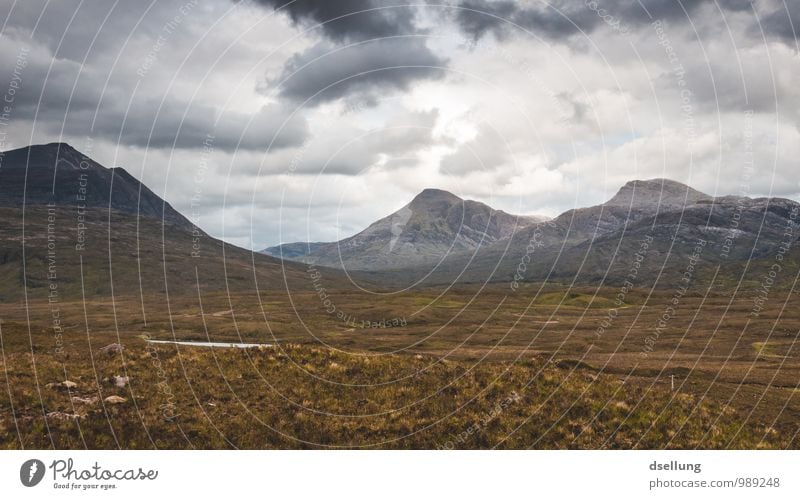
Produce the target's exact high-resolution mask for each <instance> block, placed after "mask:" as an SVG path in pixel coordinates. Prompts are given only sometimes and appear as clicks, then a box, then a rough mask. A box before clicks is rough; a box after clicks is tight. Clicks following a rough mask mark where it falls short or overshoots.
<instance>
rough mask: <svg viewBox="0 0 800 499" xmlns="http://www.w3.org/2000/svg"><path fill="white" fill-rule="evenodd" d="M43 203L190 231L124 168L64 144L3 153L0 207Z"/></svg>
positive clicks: (181, 217) (178, 214) (177, 215)
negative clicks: (137, 218)
mask: <svg viewBox="0 0 800 499" xmlns="http://www.w3.org/2000/svg"><path fill="white" fill-rule="evenodd" d="M26 186H27V188H26ZM47 203H54V204H57V205H60V206H68V205H71V206H75V207H78V206H82V207H86V208H90V209H92V208H95V209H112V210H116V211H120V212H123V213H130V214H138V215H139V216H143V217H150V218H155V219H162V218H163V220H164V221H165V222H166V223H169V224H172V225H176V226H180V227H184V228H191V227H192V224H191V222H189V220H187V219H186V217H184V216H183V215H181V214H180V213H178V212H177V211H176V210H175V209H174V208H172V206H170V204H169V203H167V202H166V201H164V200H163V199H161V198H160V197H159V196H158V195H156V194H155V193H154V192H153V191H151V190H150V189H148V188H147V187H146V186H144V185H143V184H142V183H141V182H139V181H138V180H136V179H135V178H134V177H133V176H131V174H129V173H128V172H127V171H125V170H124V169H123V168H106V167H104V166H102V165H100V164H99V163H97V162H95V161H94V160H92V159H91V158H89V157H87V156H85V155H84V154H82V153H80V152H78V151H77V150H75V149H74V148H73V147H72V146H70V145H69V144H66V143H59V142H54V143H51V144H45V145H33V146H29V147H23V148H20V149H14V150H12V151H6V152H4V153H3V159H2V167H0V206H13V207H16V206H22V205H23V204H24V205H41V204H47Z"/></svg>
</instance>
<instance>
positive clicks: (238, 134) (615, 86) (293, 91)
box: [0, 0, 800, 249]
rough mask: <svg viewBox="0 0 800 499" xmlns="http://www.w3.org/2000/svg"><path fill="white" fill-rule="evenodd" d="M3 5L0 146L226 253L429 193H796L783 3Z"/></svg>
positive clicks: (546, 204) (317, 235)
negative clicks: (141, 191)
mask: <svg viewBox="0 0 800 499" xmlns="http://www.w3.org/2000/svg"><path fill="white" fill-rule="evenodd" d="M0 6H1V7H0V17H1V18H2V20H3V24H2V37H0V71H2V78H3V80H2V81H0V84H2V87H0V91H5V96H6V97H8V98H10V99H11V101H12V102H11V103H10V105H9V106H8V108H7V110H6V111H7V112H6V119H8V120H9V124H8V125H7V126H6V127H5V130H4V131H5V132H6V133H5V134H3V135H2V138H3V143H2V145H1V146H2V147H0V149H4V150H5V149H11V148H14V147H21V146H24V145H28V144H31V143H47V142H55V141H64V142H69V143H70V144H71V145H73V146H74V147H75V148H77V149H79V150H81V151H83V152H84V153H86V154H87V155H89V156H91V157H93V158H94V159H96V160H98V161H99V162H100V163H102V164H104V165H106V166H109V167H110V166H122V167H124V168H126V169H127V170H128V171H129V172H130V173H131V174H133V175H134V176H136V177H137V178H139V179H141V180H142V181H144V182H145V183H146V184H147V185H148V186H149V187H150V188H152V189H153V190H154V191H155V192H157V193H158V194H159V195H161V196H163V197H164V198H165V199H166V200H167V201H169V202H170V203H172V204H173V206H175V207H176V208H178V209H179V210H180V211H182V212H183V213H184V214H186V215H189V216H191V217H192V218H196V219H197V220H198V223H199V225H200V226H201V227H202V228H204V229H205V230H206V231H208V232H209V233H210V234H212V235H214V236H217V237H221V238H223V239H225V240H227V241H230V242H232V243H234V244H238V245H241V246H245V247H254V248H257V249H258V248H263V247H265V246H268V245H273V244H277V243H279V242H290V241H298V240H299V241H306V240H312V241H318V240H323V241H328V240H335V239H339V238H341V237H344V236H349V235H352V234H354V233H356V232H358V231H359V230H361V229H363V228H364V227H366V226H367V225H368V224H369V223H370V222H372V221H374V220H376V219H377V218H379V217H382V216H385V215H388V214H389V213H391V212H393V211H395V210H397V209H399V208H400V207H402V206H403V205H404V204H405V203H407V202H408V201H409V200H410V199H411V198H413V196H414V195H415V194H417V193H418V192H419V191H421V190H422V189H424V188H426V187H437V188H441V189H447V190H450V191H452V192H454V193H455V194H457V195H459V196H461V197H465V198H470V199H476V200H479V201H483V202H486V203H488V204H490V205H492V206H494V207H497V208H502V209H504V210H506V211H508V212H511V213H519V214H545V215H556V214H558V213H560V212H562V211H564V210H567V209H569V208H572V207H576V206H586V205H591V204H596V203H599V202H602V201H604V200H605V199H607V198H609V197H610V196H612V195H613V194H614V192H616V190H617V189H618V188H619V187H620V186H621V185H622V184H624V183H625V182H626V181H628V180H631V179H639V178H655V177H668V178H671V179H674V180H678V181H681V182H685V183H688V184H690V185H691V186H693V187H695V188H698V189H701V190H703V191H705V192H708V193H711V194H719V195H722V194H747V195H750V196H759V195H774V196H782V197H789V198H793V199H799V200H800V183H799V182H798V181H800V165H798V158H800V85H799V84H798V82H800V56H799V55H798V51H799V50H800V45H798V40H797V36H796V32H797V31H800V2H797V1H795V0H754V1H750V0H597V1H592V0H586V1H584V0H569V1H567V0H553V1H551V2H545V1H539V0H530V1H516V2H512V1H506V0H451V1H446V0H443V1H441V2H434V1H429V2H419V3H415V4H414V5H411V2H407V1H405V2H392V1H378V0H337V1H335V2H332V1H326V0H318V1H305V0H296V1H294V2H287V1H286V0H256V1H253V0H250V1H241V2H232V1H228V0H216V1H212V0H177V1H173V0H166V1H165V0H158V1H155V0H153V1H152V2H150V3H148V2H146V1H136V2H134V1H124V0H123V1H116V2H115V1H111V0H86V1H78V0H74V1H72V0H64V1H44V0H24V1H21V0H20V1H8V0H0ZM15 82H16V83H15Z"/></svg>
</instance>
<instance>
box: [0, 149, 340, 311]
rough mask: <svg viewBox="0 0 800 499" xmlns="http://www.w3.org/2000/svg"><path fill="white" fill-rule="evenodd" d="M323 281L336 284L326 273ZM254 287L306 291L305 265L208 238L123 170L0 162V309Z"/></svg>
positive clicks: (49, 160)
mask: <svg viewBox="0 0 800 499" xmlns="http://www.w3.org/2000/svg"><path fill="white" fill-rule="evenodd" d="M54 175H55V181H54ZM140 192H141V195H140ZM23 193H24V195H23ZM79 196H80V197H79ZM81 197H85V200H84V199H81ZM23 201H24V204H23ZM325 279H327V280H328V281H330V282H331V283H333V284H342V283H343V282H344V281H343V280H342V279H341V277H340V276H339V274H338V273H336V272H333V271H331V272H326V273H325ZM257 288H258V289H259V290H261V289H266V290H269V289H272V290H275V289H284V288H289V289H290V290H292V291H297V290H311V289H312V283H311V280H310V279H309V277H308V275H307V272H306V268H305V266H303V265H299V264H296V263H292V262H283V261H281V260H278V259H275V258H272V257H269V256H266V255H260V254H257V253H253V252H251V251H247V250H244V249H242V248H237V247H235V246H232V245H230V244H226V243H223V242H222V241H219V240H217V239H214V238H213V237H211V236H209V235H207V234H205V233H204V232H203V231H201V230H199V229H198V228H196V227H194V226H193V225H192V224H191V223H190V222H189V221H188V220H187V219H186V218H185V217H183V216H182V215H181V214H180V213H178V212H177V211H175V210H174V209H173V208H172V207H171V206H170V205H169V204H168V203H166V202H165V201H164V200H162V199H161V198H160V197H158V196H157V195H156V194H154V193H153V192H152V191H151V190H150V189H148V188H147V187H146V186H144V185H142V184H141V183H140V182H139V181H138V180H136V179H135V178H133V177H132V176H131V175H130V174H128V173H127V172H126V171H125V170H124V169H122V168H114V169H107V168H105V167H103V166H101V165H99V164H98V163H96V162H94V161H92V160H91V159H90V158H87V157H86V156H84V155H83V154H81V153H79V152H78V151H76V150H75V149H73V148H72V147H70V146H69V145H67V144H48V145H44V146H31V147H28V148H23V149H17V150H15V151H9V152H6V153H5V154H4V157H3V162H2V167H0V300H2V301H4V302H10V301H18V300H23V299H24V298H25V297H26V296H27V297H28V298H29V299H33V300H35V299H43V300H47V299H48V294H49V293H50V292H51V291H52V292H55V294H56V296H57V298H58V299H81V298H83V297H103V298H109V297H112V296H122V295H139V294H141V295H142V296H148V297H153V296H156V295H163V294H166V293H167V292H169V294H170V295H175V294H180V295H195V296H197V294H198V293H199V292H201V291H203V292H229V291H230V292H237V291H255V290H256V289H257Z"/></svg>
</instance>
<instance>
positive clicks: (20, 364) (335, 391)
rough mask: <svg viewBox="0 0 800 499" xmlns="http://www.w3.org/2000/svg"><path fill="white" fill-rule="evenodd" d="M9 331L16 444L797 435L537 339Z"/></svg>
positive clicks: (417, 444)
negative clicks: (205, 340) (426, 341)
mask: <svg viewBox="0 0 800 499" xmlns="http://www.w3.org/2000/svg"><path fill="white" fill-rule="evenodd" d="M3 333H4V335H3V340H4V342H3V356H2V358H3V364H2V366H0V370H1V371H2V372H3V374H2V375H0V447H3V448H9V449H19V448H59V449H61V448H72V449H75V448H126V449H139V448H171V449H172V448H178V449H183V448H259V449H260V448H319V447H378V448H425V449H437V448H440V449H464V448H540V449H558V448H592V449H594V448H624V449H630V448H696V447H700V448H726V447H734V448H762V447H768V448H773V447H776V448H782V447H796V441H794V440H793V435H791V434H789V433H784V432H782V433H779V432H776V431H774V430H771V429H770V428H769V427H767V426H765V425H762V424H755V423H753V422H749V423H747V424H744V423H745V422H744V421H743V418H742V417H741V415H740V414H737V412H736V411H735V410H734V409H732V408H722V407H721V406H720V405H719V404H716V403H714V402H710V401H704V400H702V398H700V397H696V396H693V395H690V394H681V393H676V392H672V391H670V389H669V388H667V387H661V386H658V387H655V388H653V387H651V386H648V385H644V384H642V383H638V382H637V381H636V379H635V378H630V377H629V378H625V379H623V378H621V377H619V376H612V375H604V374H599V375H598V374H595V373H591V372H587V371H586V370H576V369H575V366H574V365H566V364H565V363H560V364H558V365H557V364H556V363H553V362H550V361H548V360H547V359H545V358H543V357H542V356H539V355H526V356H525V357H524V358H522V359H520V360H518V361H516V362H500V361H498V362H477V363H476V362H469V361H465V360H463V361H450V360H441V359H439V358H437V357H431V356H427V355H419V354H400V355H373V354H367V353H364V354H361V355H354V354H347V353H343V352H340V351H337V350H334V349H330V348H320V347H316V346H303V345H297V344H283V345H280V346H279V347H272V348H252V349H216V348H215V349H208V348H199V347H176V346H174V345H157V346H154V345H152V344H148V343H147V342H146V341H145V340H144V339H143V338H142V337H139V336H132V337H128V338H124V339H123V340H122V347H123V348H122V350H121V351H120V349H119V348H117V347H116V345H115V344H111V345H112V346H111V347H110V348H105V349H104V350H100V348H98V347H100V346H101V345H100V343H102V342H106V341H112V340H114V341H115V338H114V337H113V336H110V335H109V336H108V337H103V336H100V337H96V338H94V340H93V346H92V348H91V351H90V349H89V348H86V349H84V350H83V351H78V350H71V351H69V353H65V354H63V355H58V354H55V353H51V352H50V351H49V350H48V349H45V348H41V347H34V348H33V353H31V351H30V350H29V351H27V352H26V351H25V349H24V348H23V345H24V341H21V340H20V338H19V336H17V337H16V338H14V339H12V340H9V331H8V330H7V329H4V330H3ZM39 339H40V340H42V339H43V338H39ZM98 340H99V342H98ZM87 346H88V345H87ZM106 346H108V345H106ZM65 381H69V382H71V383H65ZM72 383H74V384H72Z"/></svg>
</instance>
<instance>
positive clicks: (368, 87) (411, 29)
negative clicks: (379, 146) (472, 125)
mask: <svg viewBox="0 0 800 499" xmlns="http://www.w3.org/2000/svg"><path fill="white" fill-rule="evenodd" d="M257 3H259V4H261V5H263V6H265V7H267V8H270V9H274V10H275V11H276V12H282V13H285V14H286V15H288V16H289V18H290V19H291V20H292V22H293V23H294V24H296V25H298V26H301V27H303V28H309V27H313V26H316V25H321V26H320V29H321V30H322V33H323V35H324V37H325V39H326V40H323V41H321V42H319V43H317V44H316V45H314V46H313V47H311V48H310V49H308V50H306V51H304V52H302V53H299V54H295V55H294V56H293V57H291V58H290V59H289V60H288V61H287V62H286V64H285V65H284V68H283V72H282V74H281V76H280V77H279V78H278V79H276V80H275V81H273V82H272V83H276V82H279V81H283V83H282V85H281V89H280V94H281V95H282V96H284V97H288V98H290V99H293V100H295V101H300V102H303V101H305V100H306V99H308V98H310V97H312V96H315V95H316V94H319V95H316V97H315V98H314V99H312V100H311V101H309V102H308V104H309V105H316V104H319V103H321V102H325V101H331V100H336V99H340V98H347V97H348V96H351V95H355V94H356V93H357V94H358V95H357V96H356V97H357V100H359V101H361V102H374V101H375V99H376V97H377V95H378V94H380V93H381V92H383V91H386V90H394V91H397V90H407V89H408V88H409V87H410V86H411V84H412V83H413V82H415V81H417V80H425V79H432V78H438V77H440V76H441V75H442V74H443V73H442V71H441V70H440V69H438V68H442V67H444V66H445V65H446V64H447V61H446V59H444V58H442V57H439V56H437V55H435V54H434V53H433V52H432V51H431V50H430V49H429V48H428V47H427V45H426V44H425V40H424V39H423V38H421V37H417V35H421V34H424V33H422V32H421V31H420V30H419V29H418V28H417V27H416V25H415V22H414V19H415V9H417V8H418V7H408V6H403V5H404V4H407V3H408V2H403V1H398V2H384V1H380V2H379V1H373V0H339V1H329V0H317V1H315V0H296V1H292V2H288V1H286V0H257Z"/></svg>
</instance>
